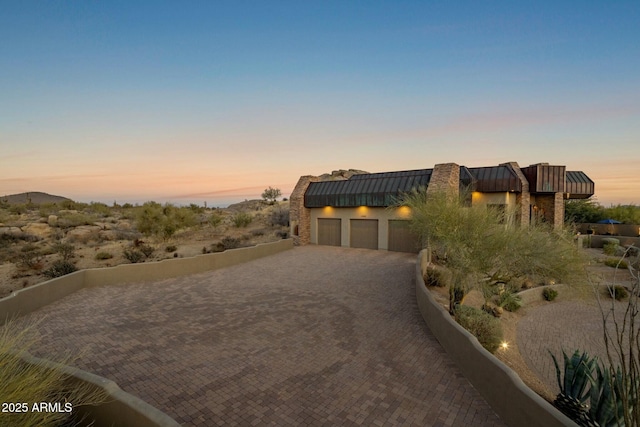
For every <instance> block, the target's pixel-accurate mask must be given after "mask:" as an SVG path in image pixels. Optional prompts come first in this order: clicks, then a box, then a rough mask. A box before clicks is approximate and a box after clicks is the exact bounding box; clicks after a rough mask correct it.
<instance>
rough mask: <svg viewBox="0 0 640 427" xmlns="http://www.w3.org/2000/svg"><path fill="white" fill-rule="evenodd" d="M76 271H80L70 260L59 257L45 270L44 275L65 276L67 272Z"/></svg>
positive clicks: (51, 277) (51, 276) (49, 276)
mask: <svg viewBox="0 0 640 427" xmlns="http://www.w3.org/2000/svg"><path fill="white" fill-rule="evenodd" d="M74 271H78V268H77V267H76V266H75V264H73V263H72V262H70V261H65V260H62V259H59V260H57V261H55V262H54V263H53V265H52V266H51V267H49V268H48V269H46V270H45V271H44V273H43V274H44V275H45V276H47V277H48V278H50V279H53V278H55V277H60V276H64V275H66V274H70V273H73V272H74Z"/></svg>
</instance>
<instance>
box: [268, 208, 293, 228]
mask: <svg viewBox="0 0 640 427" xmlns="http://www.w3.org/2000/svg"><path fill="white" fill-rule="evenodd" d="M269 223H270V224H271V225H272V226H275V225H280V226H282V227H286V226H288V225H289V209H283V208H281V207H277V208H275V209H274V210H273V211H271V215H270V217H269Z"/></svg>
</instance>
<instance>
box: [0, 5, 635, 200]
mask: <svg viewBox="0 0 640 427" xmlns="http://www.w3.org/2000/svg"><path fill="white" fill-rule="evenodd" d="M638 22H640V2H638V1H637V0H634V1H615V2H603V1H587V0H585V1H557V0H555V1H535V2H534V1H517V2H514V1H458V2H425V1H419V2H412V1H385V2H383V1H373V0H371V1H316V2H308V1H255V2H252V1H195V0H194V1H186V2H185V1H133V2H132V1H119V0H110V1H95V0H83V1H69V0H65V1H60V0H46V1H45V0H42V1H30V0H15V1H13V0H0V195H9V194H15V193H20V192H26V191H43V192H47V193H51V194H56V195H61V196H65V197H69V198H71V199H74V200H77V201H83V202H90V201H96V202H97V201H100V202H105V203H113V202H114V201H115V202H118V203H124V202H130V203H142V202H144V201H148V200H155V201H159V202H172V203H176V204H188V203H197V204H200V205H202V204H203V203H204V202H207V205H208V206H224V205H227V204H229V203H233V202H237V201H241V200H245V199H254V198H260V194H261V193H262V191H263V190H264V189H265V188H267V187H268V186H272V187H276V188H280V189H281V190H282V193H283V195H284V196H288V195H289V194H290V193H291V191H292V190H293V187H294V186H295V184H296V182H297V180H298V178H299V177H300V176H301V175H320V174H323V173H326V172H331V171H332V170H337V169H349V168H353V169H360V170H366V171H369V172H383V171H396V170H411V169H423V168H431V167H433V166H434V165H435V164H438V163H449V162H454V163H458V164H460V165H465V166H468V167H477V166H492V165H497V164H499V163H503V162H507V161H516V162H518V163H519V164H520V165H521V166H528V165H530V164H534V163H540V162H547V163H550V164H556V165H566V166H567V170H582V171H584V172H585V173H586V174H587V175H588V176H589V177H590V178H591V179H592V180H594V181H595V188H596V198H597V200H598V201H599V202H600V203H602V204H604V205H605V206H608V205H609V204H617V203H623V204H628V203H635V204H640V173H639V170H640V167H639V166H640V151H639V148H640V25H638Z"/></svg>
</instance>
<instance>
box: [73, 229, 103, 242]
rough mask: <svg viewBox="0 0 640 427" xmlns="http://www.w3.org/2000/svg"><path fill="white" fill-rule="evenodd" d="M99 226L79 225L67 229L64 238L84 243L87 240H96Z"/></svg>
mask: <svg viewBox="0 0 640 427" xmlns="http://www.w3.org/2000/svg"><path fill="white" fill-rule="evenodd" d="M99 232H100V227H98V226H97V225H81V226H79V227H76V228H74V229H73V230H69V231H68V232H67V235H66V238H67V241H70V242H81V243H86V242H88V241H89V240H96V239H97V238H98V237H99Z"/></svg>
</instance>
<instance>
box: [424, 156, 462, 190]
mask: <svg viewBox="0 0 640 427" xmlns="http://www.w3.org/2000/svg"><path fill="white" fill-rule="evenodd" d="M439 192H446V193H447V194H449V195H451V196H458V194H460V165H457V164H455V163H441V164H439V165H435V166H434V167H433V172H432V173H431V179H430V180H429V185H428V186H427V195H429V194H434V193H439Z"/></svg>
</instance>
